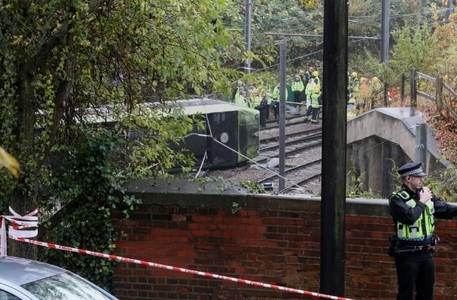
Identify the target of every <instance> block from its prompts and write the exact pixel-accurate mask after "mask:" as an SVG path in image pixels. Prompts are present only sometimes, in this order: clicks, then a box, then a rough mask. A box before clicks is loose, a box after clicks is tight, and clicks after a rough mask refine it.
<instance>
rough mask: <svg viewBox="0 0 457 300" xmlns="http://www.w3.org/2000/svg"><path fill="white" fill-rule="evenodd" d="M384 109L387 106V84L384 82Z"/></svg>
mask: <svg viewBox="0 0 457 300" xmlns="http://www.w3.org/2000/svg"><path fill="white" fill-rule="evenodd" d="M383 96H384V98H383V99H384V107H388V106H389V84H388V83H387V82H384V93H383Z"/></svg>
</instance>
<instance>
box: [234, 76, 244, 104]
mask: <svg viewBox="0 0 457 300" xmlns="http://www.w3.org/2000/svg"><path fill="white" fill-rule="evenodd" d="M241 90H244V84H243V81H241V80H238V81H237V82H236V86H235V87H233V90H232V99H233V100H235V99H236V97H238V96H239V94H240V91H241Z"/></svg>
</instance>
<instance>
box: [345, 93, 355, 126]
mask: <svg viewBox="0 0 457 300" xmlns="http://www.w3.org/2000/svg"><path fill="white" fill-rule="evenodd" d="M346 110H347V115H346V117H347V120H348V121H350V120H352V119H354V118H355V117H356V116H357V105H356V101H355V99H354V98H351V99H349V101H348V104H347V105H346Z"/></svg>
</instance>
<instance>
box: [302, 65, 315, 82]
mask: <svg viewBox="0 0 457 300" xmlns="http://www.w3.org/2000/svg"><path fill="white" fill-rule="evenodd" d="M313 72H314V67H313V66H308V70H306V72H305V74H304V76H303V83H304V84H305V86H306V85H307V84H308V82H309V80H310V79H311V77H312V75H311V74H312V73H313Z"/></svg>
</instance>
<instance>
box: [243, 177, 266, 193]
mask: <svg viewBox="0 0 457 300" xmlns="http://www.w3.org/2000/svg"><path fill="white" fill-rule="evenodd" d="M240 184H241V186H243V187H245V188H247V189H249V192H250V193H253V194H265V193H266V191H265V188H264V187H263V185H262V184H261V183H258V182H257V181H250V180H242V181H240Z"/></svg>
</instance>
